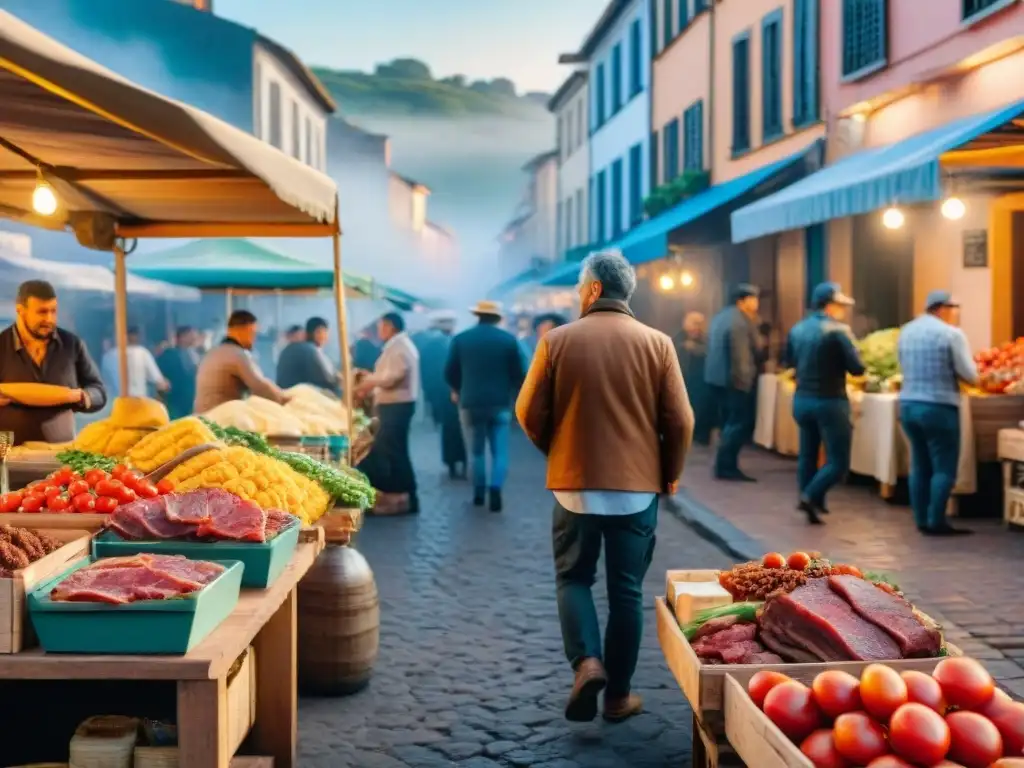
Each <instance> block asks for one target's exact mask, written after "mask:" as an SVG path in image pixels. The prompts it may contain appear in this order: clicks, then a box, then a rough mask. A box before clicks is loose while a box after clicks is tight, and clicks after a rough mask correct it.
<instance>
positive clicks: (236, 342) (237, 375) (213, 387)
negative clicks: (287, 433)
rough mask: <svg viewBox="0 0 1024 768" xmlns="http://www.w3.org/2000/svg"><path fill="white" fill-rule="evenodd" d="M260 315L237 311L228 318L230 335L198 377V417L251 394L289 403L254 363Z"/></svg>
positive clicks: (206, 360)
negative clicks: (257, 317)
mask: <svg viewBox="0 0 1024 768" xmlns="http://www.w3.org/2000/svg"><path fill="white" fill-rule="evenodd" d="M259 332H260V326H259V322H258V321H257V319H256V315H254V314H253V313H252V312H249V311H248V310H245V309H239V310H235V311H234V312H232V313H231V317H230V318H228V330H227V335H226V336H225V337H224V339H223V340H222V341H221V342H220V344H218V345H217V346H216V347H214V348H213V349H211V350H210V351H209V352H208V353H207V354H206V356H205V357H204V358H203V361H202V362H201V363H200V364H199V371H198V372H197V373H196V403H195V408H194V409H193V410H194V411H195V412H196V413H206V412H207V411H209V410H210V409H212V408H216V407H217V406H218V405H220V404H221V403H227V402H229V401H231V400H241V399H242V398H244V397H245V396H246V395H248V394H253V395H257V396H259V397H263V398H266V399H267V400H273V401H274V402H275V403H284V402H287V400H288V396H287V395H285V393H284V392H282V391H281V390H280V389H279V388H278V386H277V385H276V384H274V382H272V381H270V379H268V378H267V377H266V376H264V375H263V372H262V371H261V370H260V367H259V365H258V364H257V363H256V361H255V360H254V359H253V356H252V347H253V344H255V343H256V338H257V337H258V336H259Z"/></svg>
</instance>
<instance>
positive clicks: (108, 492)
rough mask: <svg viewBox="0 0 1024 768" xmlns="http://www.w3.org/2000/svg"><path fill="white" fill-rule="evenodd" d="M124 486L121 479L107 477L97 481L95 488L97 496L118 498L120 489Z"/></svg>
mask: <svg viewBox="0 0 1024 768" xmlns="http://www.w3.org/2000/svg"><path fill="white" fill-rule="evenodd" d="M123 487H124V486H122V485H121V481H119V480H113V479H111V478H106V479H103V480H100V481H99V482H98V483H96V487H95V488H94V489H93V490H95V491H96V495H97V496H110V497H112V498H115V499H116V498H117V493H118V490H119V489H121V488H123Z"/></svg>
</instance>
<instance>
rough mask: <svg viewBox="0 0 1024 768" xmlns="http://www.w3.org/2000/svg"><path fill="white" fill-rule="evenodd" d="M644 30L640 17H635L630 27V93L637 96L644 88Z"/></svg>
mask: <svg viewBox="0 0 1024 768" xmlns="http://www.w3.org/2000/svg"><path fill="white" fill-rule="evenodd" d="M643 39H644V38H643V32H642V31H641V27H640V19H634V20H633V25H632V26H631V27H630V28H629V95H630V96H631V97H632V96H636V95H637V94H638V93H640V91H642V90H643V89H644V75H643V71H644V51H643V44H644V43H643Z"/></svg>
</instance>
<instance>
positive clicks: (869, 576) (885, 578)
mask: <svg viewBox="0 0 1024 768" xmlns="http://www.w3.org/2000/svg"><path fill="white" fill-rule="evenodd" d="M864 579H865V580H866V581H870V582H871V583H872V584H888V585H889V586H890V587H892V588H893V590H894V591H896V592H902V591H903V590H901V589H900V585H899V584H897V583H896V582H895V581H893V579H892V577H891V576H889V575H887V574H884V573H875V572H872V571H868V572H867V573H865V574H864Z"/></svg>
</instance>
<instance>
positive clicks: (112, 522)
mask: <svg viewBox="0 0 1024 768" xmlns="http://www.w3.org/2000/svg"><path fill="white" fill-rule="evenodd" d="M128 506H130V505H128ZM126 508H127V506H125V507H118V508H117V510H115V511H114V514H112V515H111V516H110V517H109V518H108V519H107V525H108V526H109V527H111V528H113V529H114V530H115V531H117V532H118V533H119V534H121V536H122V538H125V539H133V540H141V539H146V538H149V531H147V530H146V526H144V525H143V524H142V519H141V518H139V517H135V516H133V515H132V514H131V512H130V511H129V512H128V513H127V514H125V513H123V512H122V510H123V509H126Z"/></svg>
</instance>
